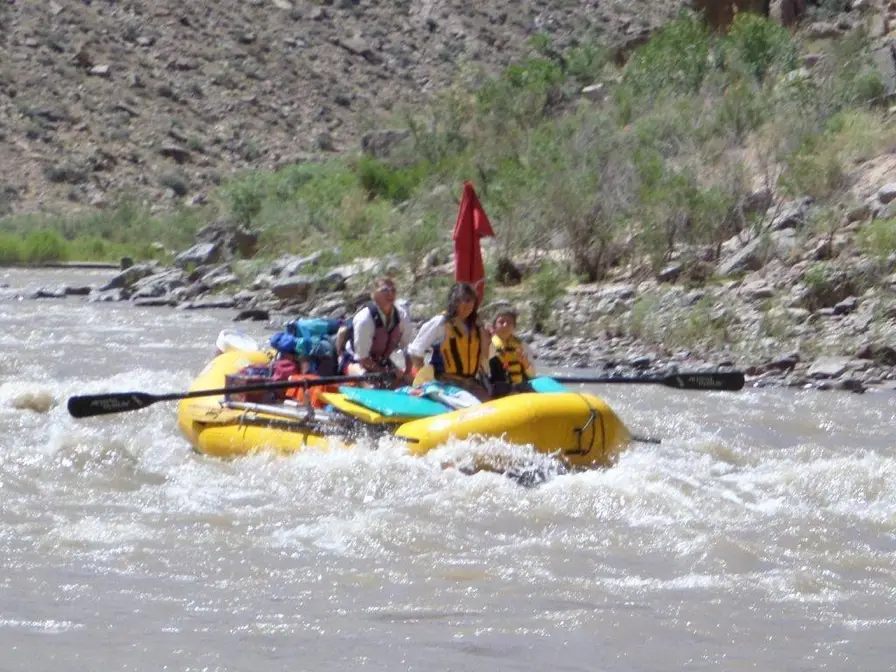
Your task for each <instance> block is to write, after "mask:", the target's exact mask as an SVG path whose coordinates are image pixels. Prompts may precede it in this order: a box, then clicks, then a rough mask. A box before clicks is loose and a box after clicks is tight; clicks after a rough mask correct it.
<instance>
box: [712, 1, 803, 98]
mask: <svg viewBox="0 0 896 672" xmlns="http://www.w3.org/2000/svg"><path fill="white" fill-rule="evenodd" d="M724 50H725V53H726V56H727V66H728V68H729V69H731V70H733V71H735V72H742V73H744V74H748V75H750V76H752V77H754V78H755V79H756V80H757V81H759V82H762V81H764V80H765V79H766V77H768V76H769V75H770V74H771V73H774V72H777V73H786V72H789V71H791V70H793V69H794V68H795V67H796V66H797V56H798V50H797V45H796V42H795V41H794V39H793V38H792V37H791V35H790V31H788V30H787V28H785V27H784V26H782V25H781V24H780V23H778V22H777V21H773V20H770V19H767V18H765V17H763V16H759V15H758V14H749V13H740V14H738V15H737V16H736V17H735V19H734V23H732V24H731V29H730V30H729V32H728V36H727V38H726V39H725V41H724Z"/></svg>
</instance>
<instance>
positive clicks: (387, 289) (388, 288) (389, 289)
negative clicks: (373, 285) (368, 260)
mask: <svg viewBox="0 0 896 672" xmlns="http://www.w3.org/2000/svg"><path fill="white" fill-rule="evenodd" d="M376 291H378V292H383V293H385V294H395V292H397V291H398V290H397V289H395V287H393V286H392V285H383V286H382V287H379V288H378V289H377V290H376Z"/></svg>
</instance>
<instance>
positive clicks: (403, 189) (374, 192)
mask: <svg viewBox="0 0 896 672" xmlns="http://www.w3.org/2000/svg"><path fill="white" fill-rule="evenodd" d="M426 168H427V167H426V166H425V165H421V164H417V165H414V166H410V167H408V168H396V167H394V166H391V165H389V164H388V163H386V162H384V161H380V160H379V159H375V158H373V157H370V156H363V157H361V158H360V159H359V160H358V166H357V174H358V182H359V183H360V185H361V186H362V187H363V188H364V190H365V191H366V192H367V195H368V197H369V198H371V199H373V198H377V197H380V198H386V199H388V200H390V201H392V202H394V203H401V202H403V201H407V200H408V199H410V198H411V196H412V195H413V193H414V190H415V189H416V188H417V185H418V184H419V183H420V180H421V179H422V178H423V175H424V173H425V171H426Z"/></svg>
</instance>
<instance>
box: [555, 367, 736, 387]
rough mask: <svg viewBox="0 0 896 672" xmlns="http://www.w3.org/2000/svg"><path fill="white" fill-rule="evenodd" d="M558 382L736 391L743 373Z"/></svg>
mask: <svg viewBox="0 0 896 672" xmlns="http://www.w3.org/2000/svg"><path fill="white" fill-rule="evenodd" d="M554 380H556V381H557V382H560V383H593V384H603V383H650V384H653V385H665V386H666V387H675V388H677V389H679V390H719V391H728V392H736V391H737V390H739V389H741V388H742V387H743V386H744V374H743V373H741V372H740V371H722V372H714V373H704V372H700V371H695V372H691V373H672V374H669V375H667V376H660V377H650V376H628V377H625V376H554Z"/></svg>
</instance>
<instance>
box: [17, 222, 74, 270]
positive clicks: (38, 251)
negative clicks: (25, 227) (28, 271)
mask: <svg viewBox="0 0 896 672" xmlns="http://www.w3.org/2000/svg"><path fill="white" fill-rule="evenodd" d="M22 255H23V257H24V259H25V261H27V262H28V263H32V264H39V263H42V262H47V261H60V260H63V259H66V258H67V257H68V246H67V244H66V242H65V239H64V238H63V237H62V236H61V235H60V234H59V232H57V231H53V230H47V229H43V230H39V231H32V232H31V233H29V234H28V236H27V237H26V238H25V241H24V242H23V244H22Z"/></svg>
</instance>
